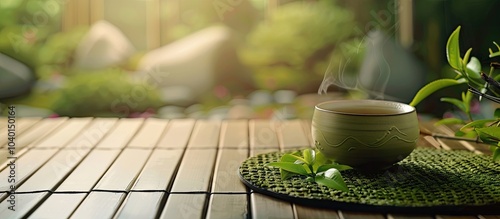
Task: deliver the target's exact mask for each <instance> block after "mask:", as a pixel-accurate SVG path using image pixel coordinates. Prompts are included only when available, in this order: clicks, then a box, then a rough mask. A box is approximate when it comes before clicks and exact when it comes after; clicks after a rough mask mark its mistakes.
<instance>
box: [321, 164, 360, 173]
mask: <svg viewBox="0 0 500 219" xmlns="http://www.w3.org/2000/svg"><path fill="white" fill-rule="evenodd" d="M331 168H335V169H337V170H338V171H344V170H350V169H352V167H350V166H347V165H342V164H325V165H323V166H320V167H319V168H318V171H317V172H318V173H320V172H324V171H327V170H328V169H331Z"/></svg>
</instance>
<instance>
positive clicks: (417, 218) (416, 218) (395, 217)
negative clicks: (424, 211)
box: [387, 214, 434, 219]
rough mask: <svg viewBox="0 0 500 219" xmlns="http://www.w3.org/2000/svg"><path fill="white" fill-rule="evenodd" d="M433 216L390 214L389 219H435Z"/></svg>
mask: <svg viewBox="0 0 500 219" xmlns="http://www.w3.org/2000/svg"><path fill="white" fill-rule="evenodd" d="M433 218H434V216H432V215H414V214H388V215H387V219H433Z"/></svg>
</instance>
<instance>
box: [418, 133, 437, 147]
mask: <svg viewBox="0 0 500 219" xmlns="http://www.w3.org/2000/svg"><path fill="white" fill-rule="evenodd" d="M417 147H423V148H440V147H441V146H439V143H438V142H437V141H436V139H434V138H433V137H432V136H429V135H420V136H419V137H418V141H417Z"/></svg>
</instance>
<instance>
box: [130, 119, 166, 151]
mask: <svg viewBox="0 0 500 219" xmlns="http://www.w3.org/2000/svg"><path fill="white" fill-rule="evenodd" d="M167 122H168V121H167V120H164V119H156V118H149V119H147V120H146V121H145V122H144V125H143V126H142V128H141V129H140V130H139V132H137V134H136V135H135V136H134V138H133V139H132V141H131V142H130V143H129V144H128V147H138V148H153V147H155V146H156V143H157V142H158V139H160V137H161V135H162V133H163V131H164V130H165V127H166V126H167Z"/></svg>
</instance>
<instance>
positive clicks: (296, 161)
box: [266, 149, 351, 192]
mask: <svg viewBox="0 0 500 219" xmlns="http://www.w3.org/2000/svg"><path fill="white" fill-rule="evenodd" d="M266 166H270V167H278V168H280V173H281V178H282V179H283V180H286V179H288V178H290V177H292V176H296V175H302V176H305V177H307V178H306V179H307V180H310V181H314V182H316V183H318V184H320V185H324V186H327V187H329V188H332V189H338V190H341V191H344V192H347V191H349V189H348V188H347V185H346V184H345V182H344V179H343V178H342V175H341V174H340V171H343V170H348V169H351V167H349V166H346V165H341V164H337V163H333V162H332V161H330V160H328V159H327V158H326V157H325V156H324V155H323V154H322V153H321V152H319V151H316V150H313V149H305V150H303V151H302V156H300V154H299V153H298V152H294V153H289V154H284V155H283V156H282V157H281V159H280V161H279V162H272V163H268V164H266Z"/></svg>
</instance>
